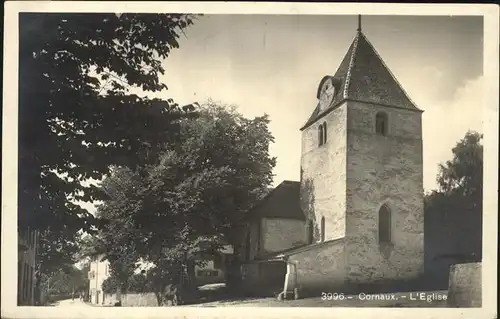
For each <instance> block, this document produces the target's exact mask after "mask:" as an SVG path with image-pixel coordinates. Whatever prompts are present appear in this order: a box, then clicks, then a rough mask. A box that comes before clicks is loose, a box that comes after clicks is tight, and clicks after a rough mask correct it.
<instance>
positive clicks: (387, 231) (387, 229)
mask: <svg viewBox="0 0 500 319" xmlns="http://www.w3.org/2000/svg"><path fill="white" fill-rule="evenodd" d="M391 227H392V226H391V211H390V210H389V207H387V205H385V204H384V205H382V207H380V210H379V211H378V242H379V244H389V243H391V240H392V238H391V235H392V234H391Z"/></svg>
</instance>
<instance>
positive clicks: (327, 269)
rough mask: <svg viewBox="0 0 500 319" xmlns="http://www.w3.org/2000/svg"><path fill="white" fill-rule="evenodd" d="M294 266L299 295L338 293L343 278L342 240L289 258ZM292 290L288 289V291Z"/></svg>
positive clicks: (327, 243)
mask: <svg viewBox="0 0 500 319" xmlns="http://www.w3.org/2000/svg"><path fill="white" fill-rule="evenodd" d="M289 261H290V262H291V263H292V264H294V265H295V271H296V274H297V277H296V281H295V282H296V284H297V287H298V288H299V290H300V295H302V296H305V295H311V296H312V295H314V296H316V297H319V296H321V292H326V293H335V292H337V293H340V292H341V288H342V286H343V284H344V278H345V263H344V240H343V239H339V240H335V241H330V242H325V243H323V244H319V245H318V246H317V247H314V248H312V249H309V250H306V251H302V252H299V253H296V254H294V255H292V256H290V257H289ZM292 289H293V288H292V287H290V288H289V290H292Z"/></svg>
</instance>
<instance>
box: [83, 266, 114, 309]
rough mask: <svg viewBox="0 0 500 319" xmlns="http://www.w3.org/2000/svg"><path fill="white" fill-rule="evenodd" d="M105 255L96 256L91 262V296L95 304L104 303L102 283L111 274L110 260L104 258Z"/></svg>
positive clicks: (89, 275)
mask: <svg viewBox="0 0 500 319" xmlns="http://www.w3.org/2000/svg"><path fill="white" fill-rule="evenodd" d="M102 258H103V256H99V257H94V258H93V259H92V260H91V262H90V270H89V273H88V278H89V298H90V302H91V303H93V304H104V302H105V299H106V298H105V294H104V293H103V289H102V284H103V282H104V280H106V279H107V278H108V277H109V276H110V269H109V262H108V261H107V260H102Z"/></svg>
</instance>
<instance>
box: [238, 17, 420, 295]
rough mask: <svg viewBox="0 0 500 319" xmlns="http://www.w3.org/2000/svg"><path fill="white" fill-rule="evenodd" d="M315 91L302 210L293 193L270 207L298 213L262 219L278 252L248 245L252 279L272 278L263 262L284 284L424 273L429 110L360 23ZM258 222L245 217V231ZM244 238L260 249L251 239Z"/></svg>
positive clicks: (333, 284)
mask: <svg viewBox="0 0 500 319" xmlns="http://www.w3.org/2000/svg"><path fill="white" fill-rule="evenodd" d="M317 98H318V103H317V106H316V108H315V109H314V111H313V112H312V114H311V116H310V117H309V119H308V120H307V121H306V123H305V125H304V126H303V127H302V128H301V131H302V156H301V180H300V183H299V184H300V191H299V194H297V200H298V201H299V202H298V203H297V202H295V203H296V205H297V206H298V207H299V208H300V213H296V212H295V211H296V210H297V208H291V207H288V206H290V205H293V204H290V203H294V201H293V200H287V201H286V202H285V201H283V200H276V202H281V203H280V205H281V206H279V205H278V206H276V207H275V208H272V207H268V208H265V209H264V210H266V209H267V210H271V211H273V212H272V214H274V215H279V216H282V217H283V216H288V217H292V216H293V218H295V219H296V220H297V221H296V222H292V223H290V222H288V220H289V219H290V218H286V220H287V222H285V220H284V219H283V218H282V220H281V221H279V222H277V223H275V224H274V225H273V226H272V227H271V228H269V227H267V228H266V227H261V228H259V229H261V230H262V231H263V232H264V234H260V235H259V236H257V237H256V238H267V237H273V238H279V239H277V240H275V241H274V242H273V244H272V245H273V247H274V248H276V249H274V250H275V251H274V253H271V254H266V253H267V252H268V251H266V249H264V251H263V254H261V255H259V254H258V253H252V252H250V254H247V255H246V258H245V260H246V262H245V264H244V265H243V268H244V270H243V271H242V273H243V274H244V276H246V278H247V282H248V283H252V282H257V281H258V279H257V278H261V279H262V281H263V282H267V281H268V280H267V279H263V277H267V276H268V275H269V272H270V271H271V270H269V271H263V270H262V269H266V268H268V269H274V271H275V275H276V276H278V277H280V278H282V279H283V282H282V290H283V291H284V293H285V294H286V293H287V292H291V291H295V292H297V291H301V292H302V293H303V294H307V293H308V292H313V291H332V290H331V289H336V290H335V291H339V290H342V289H356V287H361V286H367V285H379V284H381V283H384V282H391V281H400V280H412V279H415V278H418V277H419V276H420V275H422V273H423V270H424V201H423V196H424V192H423V154H422V111H421V110H420V109H418V108H417V107H416V106H415V104H414V103H413V102H412V101H411V99H410V98H409V97H408V96H407V94H406V93H405V91H404V90H403V88H402V87H401V85H400V84H399V83H398V82H397V80H396V79H395V77H394V76H393V75H392V73H391V72H390V70H389V69H388V67H387V66H386V65H385V63H384V62H383V60H382V58H381V57H380V56H379V55H378V53H377V52H376V50H375V49H374V47H373V46H372V45H371V43H370V42H369V41H368V39H367V38H366V36H365V34H364V33H363V32H362V30H361V27H359V28H358V30H357V32H356V35H355V37H354V40H353V42H352V44H351V46H350V47H349V49H348V50H347V53H346V55H345V57H344V59H343V60H342V62H341V63H340V66H339V67H338V69H337V71H336V72H335V74H333V75H327V76H325V77H323V79H321V81H320V83H319V86H318V90H317ZM289 183H290V182H289ZM271 196H273V194H271ZM272 202H273V201H272V200H270V199H268V200H267V203H272ZM259 222H260V223H263V220H261V221H259ZM259 222H258V223H259ZM294 223H295V224H296V225H295V224H294ZM292 224H294V226H292ZM254 225H255V223H252V222H249V223H248V226H247V228H248V233H250V234H252V227H253V228H255V226H254ZM295 226H297V227H298V228H297V230H295V228H294V227H295ZM299 229H302V231H300V230H299ZM277 234H279V235H277ZM250 237H251V236H250ZM254 241H255V240H254ZM247 246H249V247H250V248H249V249H250V251H252V249H253V250H255V249H257V250H258V249H262V247H261V246H260V245H259V244H258V242H257V243H256V244H254V245H252V243H251V240H250V245H247ZM264 247H265V244H264ZM272 250H273V249H271V251H272ZM255 265H259V266H255ZM271 265H273V266H271ZM276 265H281V266H276ZM276 269H279V270H276ZM325 289H327V290H325ZM328 289H330V290H328Z"/></svg>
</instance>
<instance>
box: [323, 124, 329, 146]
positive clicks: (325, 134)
mask: <svg viewBox="0 0 500 319" xmlns="http://www.w3.org/2000/svg"><path fill="white" fill-rule="evenodd" d="M327 136H328V134H327V130H326V122H325V123H323V144H324V143H326V141H327Z"/></svg>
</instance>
